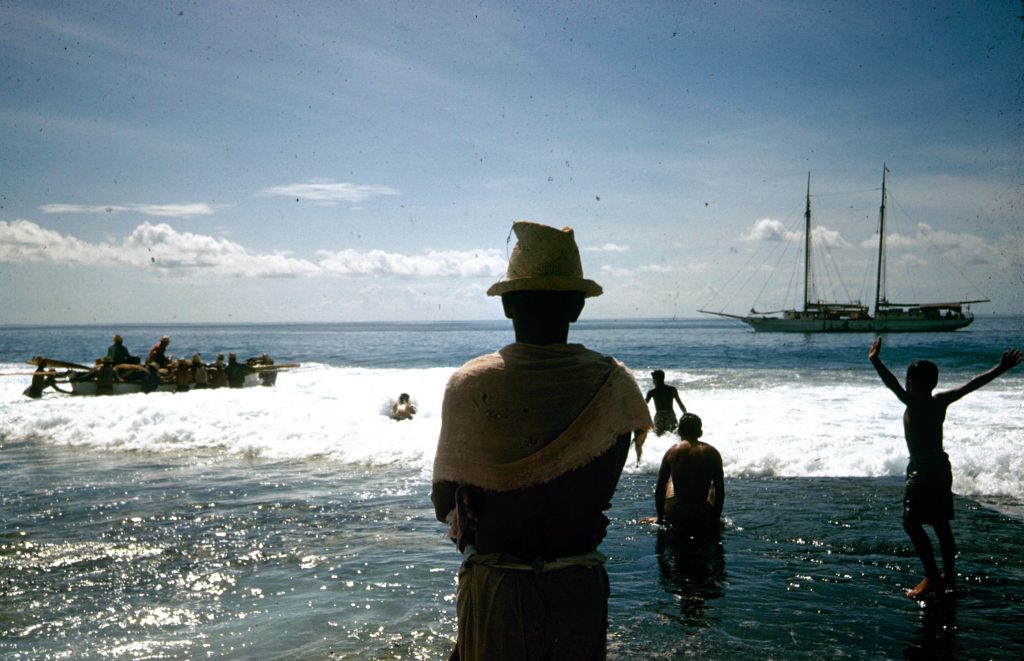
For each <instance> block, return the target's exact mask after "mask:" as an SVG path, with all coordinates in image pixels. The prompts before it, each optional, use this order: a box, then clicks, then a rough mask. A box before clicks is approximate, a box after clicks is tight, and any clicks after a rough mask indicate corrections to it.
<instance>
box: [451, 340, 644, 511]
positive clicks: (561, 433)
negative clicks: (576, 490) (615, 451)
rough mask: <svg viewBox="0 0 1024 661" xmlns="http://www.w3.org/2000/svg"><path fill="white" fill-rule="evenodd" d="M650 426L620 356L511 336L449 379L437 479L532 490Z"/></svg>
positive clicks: (576, 345) (503, 489)
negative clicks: (511, 339) (509, 341)
mask: <svg viewBox="0 0 1024 661" xmlns="http://www.w3.org/2000/svg"><path fill="white" fill-rule="evenodd" d="M650 428H651V416H650V412H649V411H648V409H647V405H646V403H645V402H644V398H643V395H642V394H641V393H640V389H639V387H638V386H637V384H636V380H635V379H634V378H633V375H632V374H630V372H629V371H628V370H627V369H626V367H625V366H624V365H623V364H622V363H620V362H619V361H617V360H616V359H614V358H612V357H610V356H603V355H601V354H599V353H597V352H595V351H591V350H589V349H587V348H585V347H583V346H582V345H579V344H553V345H533V344H524V343H515V344H510V345H508V346H506V347H504V348H503V349H501V350H499V351H497V352H496V353H493V354H488V355H485V356H481V357H479V358H476V359H473V360H471V361H470V362H468V363H466V364H465V365H464V366H463V367H462V368H461V369H460V370H459V371H457V372H456V373H455V374H454V375H452V377H451V379H450V380H449V381H448V386H447V388H446V390H445V396H444V404H443V407H442V424H441V434H440V438H439V440H438V445H437V454H436V455H435V457H434V475H433V481H434V482H435V483H436V482H442V481H451V482H456V483H461V484H472V485H475V486H478V487H482V488H484V489H489V490H493V491H512V490H515V489H523V488H527V487H531V486H534V485H538V484H543V483H546V482H549V481H551V480H553V479H555V478H556V477H558V476H559V475H562V474H564V473H567V472H569V471H571V470H574V469H576V468H580V467H582V466H584V465H586V464H588V463H589V462H591V461H593V460H594V459H596V458H597V457H599V456H601V454H603V453H604V452H605V451H607V450H608V449H609V448H611V447H612V445H614V443H615V441H616V440H617V439H618V438H619V437H621V436H622V435H624V434H628V433H635V434H636V437H637V439H638V440H640V441H642V438H643V436H644V435H645V434H646V431H647V430H648V429H650Z"/></svg>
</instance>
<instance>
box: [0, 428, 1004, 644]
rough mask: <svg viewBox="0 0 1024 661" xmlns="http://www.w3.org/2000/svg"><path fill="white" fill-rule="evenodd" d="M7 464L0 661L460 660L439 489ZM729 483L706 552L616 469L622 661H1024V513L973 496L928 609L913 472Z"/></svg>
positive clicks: (313, 470) (66, 455)
mask: <svg viewBox="0 0 1024 661" xmlns="http://www.w3.org/2000/svg"><path fill="white" fill-rule="evenodd" d="M41 454H42V455H45V461H44V460H42V458H41V457H40V456H39V455H41ZM154 459H155V460H154ZM27 466H30V467H31V468H30V469H26V467H27ZM0 470H2V471H3V474H4V475H6V476H8V479H7V480H6V481H5V483H4V484H3V486H2V487H0V502H2V507H3V512H4V517H5V522H4V527H3V533H2V537H0V595H2V610H0V613H2V615H0V634H2V636H0V656H2V658H11V659H16V658H18V659H20V658H25V659H42V658H126V659H127V658H198V657H212V658H283V659H317V658H350V659H377V658H381V659H383V658H425V659H430V658H443V657H444V655H445V654H446V653H447V651H448V650H449V647H450V639H451V638H452V637H453V635H454V601H453V596H454V594H453V593H454V573H455V571H456V569H457V565H458V560H459V557H458V555H457V554H456V553H455V551H454V550H453V549H452V548H451V547H450V546H449V545H448V544H447V543H446V542H445V541H444V540H443V539H442V537H441V531H440V528H439V525H438V524H437V523H435V522H434V520H433V513H432V511H431V510H430V507H429V497H428V493H429V490H428V480H427V478H426V476H424V475H408V474H405V472H404V471H402V470H401V469H398V468H380V467H377V468H375V469H373V474H372V475H371V474H369V472H368V471H359V470H354V469H353V467H351V466H344V465H332V464H330V463H326V464H323V463H319V462H317V461H315V460H313V461H296V462H284V463H270V462H261V461H259V460H254V461H252V462H248V463H246V462H242V463H239V462H237V461H235V460H232V461H228V462H225V461H221V460H218V459H217V458H216V457H214V456H208V457H178V458H175V459H173V460H168V458H167V457H166V456H161V457H159V458H154V457H148V456H146V455H132V454H114V455H109V454H102V453H97V452H92V451H89V450H83V449H78V448H56V447H51V446H39V445H37V444H34V443H30V442H28V443H26V442H19V443H15V444H10V443H7V444H4V446H3V447H2V451H0ZM726 490H727V500H726V512H727V517H728V519H727V524H726V527H725V530H724V532H723V535H722V539H721V544H720V545H710V546H704V547H697V548H693V547H689V546H687V545H685V544H678V543H673V542H666V540H664V539H660V538H659V533H658V532H657V531H656V529H655V527H653V526H650V525H646V524H640V523H637V522H636V521H637V520H638V519H639V518H640V517H642V516H645V515H649V514H652V513H653V512H652V510H653V502H652V500H651V494H650V491H651V479H650V476H649V475H645V474H643V473H626V474H624V475H623V479H622V482H621V483H620V487H619V491H618V493H617V496H616V499H615V504H614V506H613V509H612V511H611V517H612V520H613V523H612V526H611V528H610V529H609V535H608V538H607V539H606V540H605V542H604V544H603V545H602V551H603V552H604V553H605V554H606V555H608V556H609V562H608V571H609V574H610V576H611V583H612V598H611V603H610V619H611V626H610V633H609V655H610V657H611V658H622V659H635V658H654V659H673V658H684V657H694V658H711V659H721V658H729V657H733V658H777V659H819V658H854V659H858V658H903V657H905V656H910V657H912V658H950V659H953V658H997V659H1017V658H1021V656H1022V655H1024V641H1022V639H1021V636H1020V624H1021V621H1022V616H1024V599H1022V597H1021V594H1022V592H1021V590H1022V588H1024V563H1022V561H1021V554H1020V549H1021V548H1022V544H1024V524H1022V523H1021V522H1020V521H1019V520H1016V519H1013V518H1010V517H1007V516H1005V515H1002V514H1000V513H999V512H998V511H996V510H995V509H992V508H990V507H987V506H982V505H980V504H978V503H976V502H974V501H971V500H967V499H962V498H958V499H957V501H956V511H957V519H956V521H955V522H954V531H955V533H956V535H957V541H958V543H959V550H960V560H959V564H958V570H959V573H960V577H961V578H960V588H961V592H962V594H961V596H960V598H959V599H957V600H954V601H948V602H943V601H936V602H930V603H927V604H918V603H915V602H913V601H910V600H908V599H906V597H904V596H903V591H904V590H905V589H907V588H909V587H912V586H913V585H914V584H915V583H916V582H917V580H918V579H919V576H920V568H919V562H918V560H917V559H916V557H914V556H913V553H912V550H911V547H910V544H909V542H908V541H907V539H906V537H905V534H904V533H903V531H902V528H901V527H900V519H899V517H900V497H901V490H902V484H901V481H900V480H899V479H895V478H876V479H869V478H793V479H756V478H741V479H729V480H727V482H726ZM915 655H920V656H915Z"/></svg>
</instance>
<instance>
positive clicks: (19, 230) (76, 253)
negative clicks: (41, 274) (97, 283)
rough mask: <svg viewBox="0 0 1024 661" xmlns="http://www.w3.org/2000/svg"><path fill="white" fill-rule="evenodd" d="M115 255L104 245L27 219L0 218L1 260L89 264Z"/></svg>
mask: <svg viewBox="0 0 1024 661" xmlns="http://www.w3.org/2000/svg"><path fill="white" fill-rule="evenodd" d="M113 258H115V255H114V251H113V250H111V247H110V246H107V245H104V244H90V243H87V242H85V241H81V240H79V239H76V238H75V237H73V236H65V235H63V234H61V233H60V232H54V231H53V230H48V229H45V228H42V227H40V226H39V225H36V224H35V223H32V222H29V221H27V220H12V221H10V222H7V221H3V220H0V262H46V261H54V262H62V263H65V264H90V263H98V262H102V261H104V260H110V259H113Z"/></svg>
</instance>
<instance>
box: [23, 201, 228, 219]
mask: <svg viewBox="0 0 1024 661" xmlns="http://www.w3.org/2000/svg"><path fill="white" fill-rule="evenodd" d="M39 209H40V210H41V211H42V212H43V213H65V214H67V213H91V214H103V213H111V214H113V213H139V214H142V215H145V216H157V217H162V218H193V217H195V216H210V215H213V213H214V211H215V208H214V207H213V206H211V205H209V204H204V203H193V204H95V205H87V204H44V205H42V206H41V207H39Z"/></svg>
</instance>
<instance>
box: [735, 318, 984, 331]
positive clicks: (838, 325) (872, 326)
mask: <svg viewBox="0 0 1024 661" xmlns="http://www.w3.org/2000/svg"><path fill="white" fill-rule="evenodd" d="M737 318H738V319H739V320H740V321H742V322H743V323H745V324H747V325H748V326H750V327H751V328H753V329H754V330H755V331H757V332H759V333H876V334H877V333H939V332H948V331H955V330H957V329H959V328H964V327H965V326H967V325H969V324H970V323H971V322H972V321H974V317H954V318H949V319H913V318H903V319H900V318H895V319H885V318H881V319H807V318H803V319H784V318H779V317H737Z"/></svg>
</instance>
